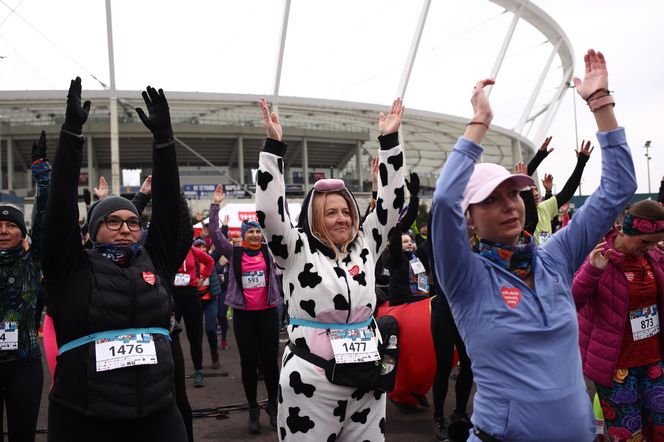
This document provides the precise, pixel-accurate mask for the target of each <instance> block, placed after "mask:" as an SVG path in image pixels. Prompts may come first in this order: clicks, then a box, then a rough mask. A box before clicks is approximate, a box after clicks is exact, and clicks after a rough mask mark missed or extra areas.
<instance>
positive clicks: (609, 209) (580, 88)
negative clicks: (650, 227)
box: [542, 49, 636, 275]
mask: <svg viewBox="0 0 664 442" xmlns="http://www.w3.org/2000/svg"><path fill="white" fill-rule="evenodd" d="M584 60H585V63H586V72H585V77H584V79H583V81H581V80H580V79H579V78H578V77H574V84H575V86H576V91H577V92H578V93H579V95H581V97H582V98H583V99H584V100H586V101H587V103H588V106H589V108H590V110H591V111H592V112H593V116H594V117H595V121H596V123H597V128H598V129H599V131H598V133H597V138H598V140H599V144H600V148H601V150H602V176H601V180H600V185H599V187H598V188H597V190H595V192H593V194H592V195H591V196H590V197H589V198H588V199H587V200H586V202H585V203H584V205H583V206H582V207H581V208H580V209H579V210H578V211H577V212H576V214H575V215H574V217H573V218H572V220H571V221H570V224H569V226H568V228H566V229H562V230H560V231H559V233H558V234H556V235H554V236H553V237H552V238H551V239H550V240H549V241H547V242H546V243H545V244H544V245H543V246H542V247H543V248H544V249H545V250H547V249H548V248H549V247H554V248H558V249H559V250H558V252H559V254H558V255H559V256H563V257H564V258H565V259H564V262H563V263H561V264H562V265H563V266H564V267H563V268H560V271H561V272H567V273H568V274H569V275H572V274H573V273H574V272H575V271H576V269H577V268H578V267H579V266H580V265H581V263H582V262H583V260H584V259H585V258H586V256H587V255H588V253H589V252H590V251H591V250H592V248H593V247H594V246H595V245H596V244H597V243H598V242H599V240H600V239H601V238H602V237H603V236H604V235H605V234H606V232H608V231H609V229H610V228H611V226H613V222H614V220H615V219H616V218H617V217H618V215H619V214H620V212H621V211H622V209H623V207H625V205H626V204H627V202H628V201H629V199H630V198H631V196H632V195H633V194H634V192H635V191H636V175H635V172H634V163H633V162H632V155H631V152H630V150H629V146H628V145H627V141H626V138H625V130H624V129H623V128H621V127H619V126H618V122H617V120H616V117H615V114H614V112H613V97H611V96H610V95H609V92H608V72H607V69H606V61H605V59H604V56H603V55H602V53H601V52H595V51H594V50H592V49H590V50H589V51H588V53H587V54H586V55H585V57H584Z"/></svg>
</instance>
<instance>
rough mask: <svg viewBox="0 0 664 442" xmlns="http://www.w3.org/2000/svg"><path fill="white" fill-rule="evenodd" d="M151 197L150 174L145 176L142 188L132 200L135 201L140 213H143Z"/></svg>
mask: <svg viewBox="0 0 664 442" xmlns="http://www.w3.org/2000/svg"><path fill="white" fill-rule="evenodd" d="M150 198H152V175H148V177H147V178H145V180H144V181H143V184H141V188H140V189H139V190H138V192H136V195H134V197H133V198H132V200H131V202H132V203H134V206H136V210H138V214H139V215H143V211H144V210H145V207H146V206H147V205H148V203H149V202H150Z"/></svg>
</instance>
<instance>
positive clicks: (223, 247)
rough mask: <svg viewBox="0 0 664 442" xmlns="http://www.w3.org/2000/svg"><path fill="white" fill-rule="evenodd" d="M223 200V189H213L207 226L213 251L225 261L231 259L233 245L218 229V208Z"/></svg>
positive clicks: (218, 187) (219, 187)
mask: <svg viewBox="0 0 664 442" xmlns="http://www.w3.org/2000/svg"><path fill="white" fill-rule="evenodd" d="M223 200H224V188H223V187H222V186H221V185H218V186H217V187H216V188H215V189H214V194H213V195H212V202H211V203H210V223H209V224H208V234H209V235H210V239H211V240H212V244H214V248H215V250H218V251H219V252H220V253H221V254H222V255H223V256H225V257H226V259H231V257H232V254H233V245H232V244H231V242H230V241H229V240H228V238H227V237H226V235H224V234H223V232H222V231H221V228H220V227H219V208H220V204H221V202H222V201H223Z"/></svg>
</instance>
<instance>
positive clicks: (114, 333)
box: [58, 327, 170, 354]
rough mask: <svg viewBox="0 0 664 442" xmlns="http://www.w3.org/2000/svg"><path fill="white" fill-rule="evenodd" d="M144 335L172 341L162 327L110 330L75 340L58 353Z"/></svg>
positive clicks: (61, 348)
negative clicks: (161, 336) (98, 342)
mask: <svg viewBox="0 0 664 442" xmlns="http://www.w3.org/2000/svg"><path fill="white" fill-rule="evenodd" d="M144 334H150V335H164V336H166V337H168V339H169V340H170V336H169V333H168V330H166V329H165V328H161V327H148V328H123V329H121V330H108V331H103V332H98V333H92V334H89V335H87V336H83V337H80V338H78V339H74V340H73V341H69V342H67V343H66V344H65V345H63V346H62V347H60V348H59V349H58V351H59V353H60V354H62V353H64V352H66V351H69V350H71V349H73V348H76V347H80V346H81V345H85V344H88V343H90V342H94V341H96V340H98V339H110V338H117V337H118V336H123V335H144Z"/></svg>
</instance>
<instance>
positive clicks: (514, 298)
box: [500, 287, 521, 308]
mask: <svg viewBox="0 0 664 442" xmlns="http://www.w3.org/2000/svg"><path fill="white" fill-rule="evenodd" d="M500 294H501V295H502V297H503V299H504V300H505V304H507V306H508V307H509V308H514V307H516V306H517V305H519V302H520V301H521V290H519V289H518V288H516V287H502V288H501V289H500Z"/></svg>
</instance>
